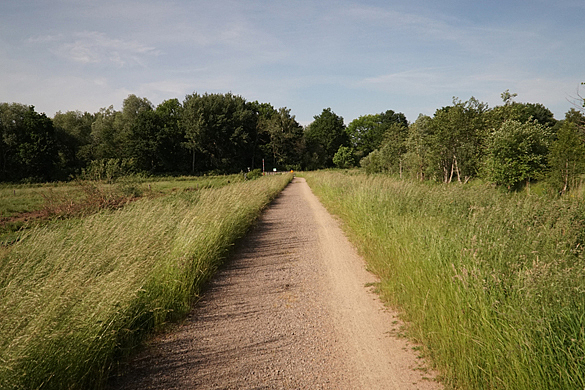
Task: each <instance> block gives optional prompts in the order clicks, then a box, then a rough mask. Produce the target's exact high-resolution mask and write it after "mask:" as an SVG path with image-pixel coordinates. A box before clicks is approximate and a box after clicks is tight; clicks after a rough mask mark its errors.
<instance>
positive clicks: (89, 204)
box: [0, 175, 244, 245]
mask: <svg viewBox="0 0 585 390" xmlns="http://www.w3.org/2000/svg"><path fill="white" fill-rule="evenodd" d="M242 181H244V178H243V176H242V175H225V176H181V177H154V178H142V177H130V178H121V179H119V180H118V181H117V182H116V183H114V184H107V183H105V182H96V181H87V180H79V181H74V182H68V183H46V184H0V245H2V244H6V243H11V242H14V241H16V240H17V239H18V238H19V237H20V236H22V234H23V230H25V229H28V228H30V227H32V226H35V225H38V224H42V223H46V222H47V221H48V220H51V219H63V218H69V217H78V216H83V215H88V214H91V213H94V212H97V211H99V210H101V209H104V208H116V207H119V206H120V205H123V204H126V203H127V202H128V201H131V200H136V199H137V198H139V197H142V196H147V197H155V196H160V195H168V194H170V193H173V192H176V191H191V190H200V189H206V188H219V187H223V186H225V185H228V184H230V183H238V182H242Z"/></svg>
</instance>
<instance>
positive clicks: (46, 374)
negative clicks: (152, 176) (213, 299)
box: [0, 175, 290, 389]
mask: <svg viewBox="0 0 585 390" xmlns="http://www.w3.org/2000/svg"><path fill="white" fill-rule="evenodd" d="M289 180H290V175H286V176H274V177H267V178H262V179H260V180H254V181H250V182H241V183H235V184H230V185H226V186H220V187H219V188H210V189H205V190H201V189H199V190H194V191H192V190H181V191H174V192H173V193H172V194H171V195H168V196H161V197H155V198H143V199H141V200H138V201H136V202H133V203H131V204H128V205H127V206H125V207H124V208H122V209H119V210H113V211H112V210H104V211H101V212H99V213H97V214H93V215H90V216H88V217H86V218H82V219H80V218H75V219H68V220H63V221H58V222H55V223H53V224H50V225H46V226H44V227H37V228H33V229H31V230H30V231H28V232H27V233H26V235H25V237H24V238H23V239H22V240H21V241H20V242H18V243H16V244H15V245H13V246H12V247H11V248H9V250H4V251H3V252H0V313H2V315H1V316H0V362H1V364H0V388H6V389H31V388H43V389H44V388H67V389H85V388H100V387H101V386H102V385H103V384H104V382H105V380H106V378H107V376H108V374H109V373H110V372H111V370H112V368H114V367H115V366H116V362H118V361H119V360H120V359H121V358H123V357H124V356H126V355H128V354H129V353H131V352H132V350H133V349H134V348H135V347H136V346H137V345H138V344H139V342H140V341H141V340H142V339H143V338H144V336H145V335H146V334H148V333H149V332H151V331H152V330H154V329H158V328H160V327H161V326H163V325H164V324H165V323H166V322H167V321H169V320H173V319H176V318H181V317H182V316H184V315H185V313H187V312H188V310H189V309H190V305H191V303H192V302H193V300H194V299H196V297H197V294H198V293H199V291H200V289H201V288H202V285H203V284H204V283H205V281H206V280H208V279H209V278H210V276H211V275H212V274H213V273H214V272H215V270H216V269H217V267H218V266H219V264H220V263H221V260H222V258H223V257H224V256H225V255H226V253H227V251H228V250H229V248H230V246H231V245H232V244H233V242H234V241H235V240H236V239H238V238H239V237H242V235H243V234H244V233H245V231H246V230H247V229H248V227H249V226H250V224H251V223H253V221H254V220H255V219H256V217H257V216H258V215H259V213H260V210H261V209H262V208H263V207H264V206H265V205H266V204H267V203H268V202H269V201H270V200H271V199H272V198H273V197H274V196H276V195H277V194H278V192H280V190H281V189H282V188H283V187H284V186H285V185H286V183H287V182H288V181H289Z"/></svg>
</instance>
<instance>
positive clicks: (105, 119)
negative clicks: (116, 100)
mask: <svg viewBox="0 0 585 390" xmlns="http://www.w3.org/2000/svg"><path fill="white" fill-rule="evenodd" d="M120 115H121V113H120V112H119V111H116V110H114V106H110V107H108V108H101V109H100V110H99V112H97V113H96V114H95V120H94V122H93V123H92V124H91V147H90V148H88V149H90V150H89V151H88V154H90V155H91V159H92V160H103V159H110V158H120V157H121V156H122V155H123V154H122V150H121V149H122V148H121V145H120V138H119V134H118V127H117V124H116V122H118V123H119V121H116V117H118V116H120Z"/></svg>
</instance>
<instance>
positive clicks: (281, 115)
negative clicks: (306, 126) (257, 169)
mask: <svg viewBox="0 0 585 390" xmlns="http://www.w3.org/2000/svg"><path fill="white" fill-rule="evenodd" d="M263 123H264V127H263V129H262V130H263V131H265V132H266V134H267V135H268V142H266V143H265V144H264V145H262V150H263V151H264V155H265V156H270V158H268V161H269V162H270V163H271V164H270V166H271V167H272V168H277V169H279V170H280V169H287V170H288V169H298V168H299V167H300V163H301V157H302V139H303V127H302V126H301V125H300V124H299V123H298V122H297V121H296V119H295V116H294V115H291V113H290V109H288V108H286V107H281V108H279V109H278V110H274V111H273V112H272V114H271V116H270V117H269V118H266V119H265V120H264V121H263Z"/></svg>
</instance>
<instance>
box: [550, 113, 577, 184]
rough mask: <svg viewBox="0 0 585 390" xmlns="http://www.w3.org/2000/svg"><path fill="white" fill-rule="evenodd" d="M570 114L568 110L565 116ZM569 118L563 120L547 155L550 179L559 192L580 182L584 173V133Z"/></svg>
mask: <svg viewBox="0 0 585 390" xmlns="http://www.w3.org/2000/svg"><path fill="white" fill-rule="evenodd" d="M572 114H573V113H572V112H568V113H567V117H570V116H571V115H572ZM571 119H574V118H571ZM571 119H566V120H565V121H563V124H562V126H561V127H560V129H559V130H558V132H557V138H556V139H555V140H554V141H553V142H552V144H551V146H550V152H549V155H548V163H549V165H550V179H551V181H552V182H553V183H554V184H555V185H556V186H557V187H558V188H559V190H560V193H561V194H564V193H565V192H567V191H568V190H569V189H571V188H574V187H576V186H577V185H578V184H579V182H580V176H581V175H582V174H584V173H585V142H584V139H583V137H584V134H583V133H582V132H581V131H580V130H579V127H578V125H577V123H576V122H575V121H574V120H571Z"/></svg>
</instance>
